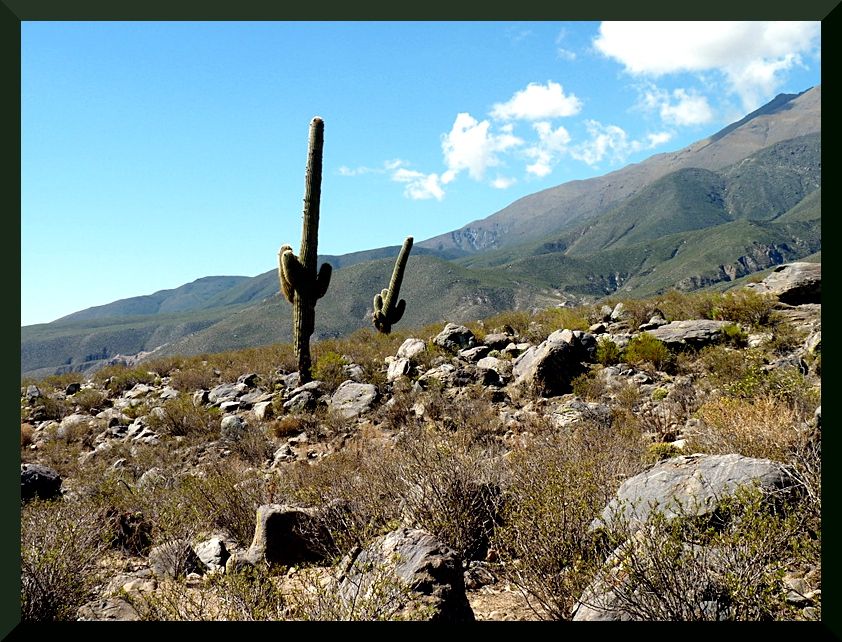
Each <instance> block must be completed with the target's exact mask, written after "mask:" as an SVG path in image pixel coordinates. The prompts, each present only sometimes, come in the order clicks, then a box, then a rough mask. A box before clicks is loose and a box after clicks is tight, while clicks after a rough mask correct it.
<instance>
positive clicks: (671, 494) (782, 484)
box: [591, 454, 795, 528]
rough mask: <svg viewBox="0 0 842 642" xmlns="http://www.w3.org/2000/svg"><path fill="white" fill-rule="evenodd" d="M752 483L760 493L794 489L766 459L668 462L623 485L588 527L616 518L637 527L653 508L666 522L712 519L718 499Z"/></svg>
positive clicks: (700, 457)
mask: <svg viewBox="0 0 842 642" xmlns="http://www.w3.org/2000/svg"><path fill="white" fill-rule="evenodd" d="M755 482H756V483H758V484H759V485H760V488H761V489H763V490H765V491H770V492H773V491H774V492H780V493H785V494H788V493H790V492H793V491H794V490H795V486H794V482H793V477H792V476H791V475H790V474H789V472H788V471H787V469H786V467H785V466H784V465H783V464H780V463H778V462H774V461H771V460H769V459H755V458H751V457H743V456H742V455H737V454H731V455H704V454H694V455H682V456H679V457H673V458H671V459H667V460H664V461H662V462H660V463H658V464H656V465H655V466H653V467H652V468H650V469H648V470H646V471H644V472H642V473H640V474H639V475H635V476H634V477H631V478H629V479H627V480H626V481H624V482H623V483H622V484H621V485H620V488H619V490H618V491H617V494H616V496H615V497H614V498H613V499H612V500H611V501H610V502H609V503H608V505H607V506H606V507H605V509H604V510H603V511H602V515H601V518H598V519H596V520H594V522H593V523H592V524H591V527H592V528H594V527H599V526H602V525H609V526H610V525H611V524H612V523H613V522H614V519H615V516H616V515H620V514H622V515H624V516H625V518H626V519H628V520H629V522H630V523H631V524H632V525H634V524H640V523H643V522H645V521H646V519H647V518H648V516H649V514H650V513H651V512H652V511H654V510H656V509H657V510H659V511H661V512H662V513H663V514H664V515H665V516H667V517H676V516H678V515H679V514H683V515H699V516H701V515H708V514H712V513H713V512H714V511H716V509H717V507H718V505H719V504H718V502H719V498H721V497H724V496H726V495H727V494H729V493H731V492H733V491H734V490H735V489H736V488H737V486H739V485H741V484H752V483H755Z"/></svg>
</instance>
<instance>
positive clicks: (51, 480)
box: [20, 464, 61, 501]
mask: <svg viewBox="0 0 842 642" xmlns="http://www.w3.org/2000/svg"><path fill="white" fill-rule="evenodd" d="M60 496H61V475H59V474H58V472H57V471H55V470H53V469H52V468H49V467H47V466H42V465H41V464H21V465H20V497H21V499H22V500H23V501H29V500H30V499H34V498H36V497H37V498H39V499H55V498H56V497H60Z"/></svg>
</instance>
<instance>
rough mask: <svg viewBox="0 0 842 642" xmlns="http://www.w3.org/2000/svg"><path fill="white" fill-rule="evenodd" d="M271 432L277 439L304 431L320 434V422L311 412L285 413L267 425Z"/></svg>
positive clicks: (309, 433) (310, 433) (308, 433)
mask: <svg viewBox="0 0 842 642" xmlns="http://www.w3.org/2000/svg"><path fill="white" fill-rule="evenodd" d="M267 430H268V432H269V434H271V435H272V436H274V437H276V438H277V439H286V438H288V437H293V436H295V435H299V434H301V433H302V432H303V433H306V434H307V435H308V437H309V436H310V435H315V434H318V430H319V427H318V422H317V421H316V418H315V417H314V416H313V415H311V414H295V415H284V416H283V417H279V418H278V419H276V420H274V421H271V422H269V424H268V426H267Z"/></svg>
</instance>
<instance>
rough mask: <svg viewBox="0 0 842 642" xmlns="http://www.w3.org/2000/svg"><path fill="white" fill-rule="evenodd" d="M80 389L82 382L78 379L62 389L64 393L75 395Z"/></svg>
mask: <svg viewBox="0 0 842 642" xmlns="http://www.w3.org/2000/svg"><path fill="white" fill-rule="evenodd" d="M81 389H82V384H80V383H79V382H78V381H74V382H73V383H69V384H67V387H66V388H65V389H64V394H66V395H68V396H69V395H75V394H76V393H77V392H79V391H80V390H81Z"/></svg>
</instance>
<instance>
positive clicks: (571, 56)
mask: <svg viewBox="0 0 842 642" xmlns="http://www.w3.org/2000/svg"><path fill="white" fill-rule="evenodd" d="M556 56H557V57H558V58H560V59H561V60H567V61H570V62H572V61H574V60H576V52H575V51H570V49H564V48H562V47H559V48H558V49H556Z"/></svg>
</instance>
